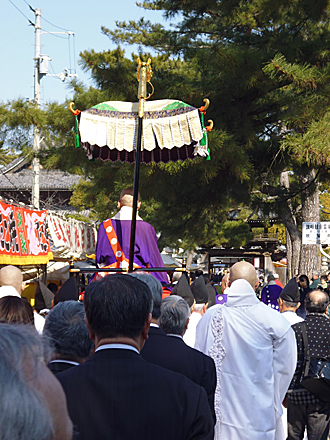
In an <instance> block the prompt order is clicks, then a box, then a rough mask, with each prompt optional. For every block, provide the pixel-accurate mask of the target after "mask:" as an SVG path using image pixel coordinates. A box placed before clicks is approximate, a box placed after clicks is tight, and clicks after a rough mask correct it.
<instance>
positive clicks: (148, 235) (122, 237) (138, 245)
mask: <svg viewBox="0 0 330 440" xmlns="http://www.w3.org/2000/svg"><path fill="white" fill-rule="evenodd" d="M111 222H112V226H113V229H114V231H115V232H116V234H117V237H118V240H119V243H120V245H121V248H122V250H123V252H124V255H125V257H126V258H127V259H128V258H129V245H130V237H131V220H114V219H112V220H111ZM115 262H116V257H115V256H114V253H113V251H112V248H111V245H110V243H109V239H108V236H107V234H106V232H105V229H104V223H101V225H100V227H99V232H98V236H97V244H96V264H100V263H102V264H103V265H106V266H108V265H110V264H113V263H115ZM134 263H136V264H137V265H139V266H140V267H147V265H149V267H164V263H163V260H162V257H161V255H160V252H159V250H158V246H157V237H156V232H155V230H154V228H153V227H152V226H151V225H150V224H149V223H147V222H144V221H142V220H137V222H136V235H135V247H134ZM150 274H151V275H153V276H154V277H155V278H157V280H159V281H160V282H163V283H168V279H167V275H166V272H150Z"/></svg>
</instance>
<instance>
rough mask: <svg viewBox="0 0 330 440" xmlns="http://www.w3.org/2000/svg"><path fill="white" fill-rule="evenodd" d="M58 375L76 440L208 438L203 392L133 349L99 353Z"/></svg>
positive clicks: (210, 423) (209, 423)
mask: <svg viewBox="0 0 330 440" xmlns="http://www.w3.org/2000/svg"><path fill="white" fill-rule="evenodd" d="M57 377H58V379H59V380H60V382H61V384H62V386H63V388H64V391H65V393H66V396H67V402H68V410H69V414H70V417H71V419H72V421H73V423H74V425H75V426H76V430H78V431H79V436H78V439H79V440H91V439H97V440H126V439H141V440H142V439H143V440H149V439H150V440H155V438H157V440H158V439H160V440H162V439H164V440H168V439H171V440H186V439H187V440H188V439H189V440H190V439H196V438H198V439H207V440H212V439H213V420H212V416H211V412H210V408H209V406H208V402H207V396H206V393H205V391H204V389H203V388H201V387H199V386H197V385H195V384H193V383H192V382H191V381H189V380H188V379H187V378H185V377H183V376H182V375H179V374H176V373H174V372H171V371H167V370H165V369H163V368H161V367H158V366H156V365H152V364H151V363H148V362H145V361H144V360H143V359H142V358H141V356H139V355H138V354H136V353H134V352H132V351H128V350H119V349H109V350H102V351H100V352H97V353H95V354H94V355H93V356H92V357H91V358H90V359H89V360H88V361H87V362H85V363H84V364H82V365H80V366H77V367H76V368H75V369H74V371H73V370H72V369H71V370H67V371H66V372H64V373H61V374H59V375H58V376H57ZM169 421H170V422H169Z"/></svg>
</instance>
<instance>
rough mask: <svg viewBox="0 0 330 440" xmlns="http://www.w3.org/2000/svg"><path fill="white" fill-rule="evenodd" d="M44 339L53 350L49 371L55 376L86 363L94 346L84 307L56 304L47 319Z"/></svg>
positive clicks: (63, 303)
mask: <svg viewBox="0 0 330 440" xmlns="http://www.w3.org/2000/svg"><path fill="white" fill-rule="evenodd" d="M44 335H45V336H46V337H47V338H48V339H49V340H50V342H51V344H52V346H53V347H54V354H53V356H52V360H51V361H50V362H49V364H48V368H49V369H50V370H51V371H52V372H53V373H54V374H55V375H57V374H58V373H62V371H65V370H67V369H69V368H72V367H74V366H77V365H79V364H82V363H83V362H85V361H86V360H87V359H88V358H89V356H90V355H91V352H92V349H93V346H94V344H93V342H92V341H91V340H90V338H89V332H88V329H87V325H86V322H85V311H84V306H83V305H82V304H81V303H79V302H78V301H63V302H59V303H58V304H57V305H56V306H55V307H54V308H53V309H52V310H51V311H50V312H49V313H48V315H47V319H46V323H45V327H44Z"/></svg>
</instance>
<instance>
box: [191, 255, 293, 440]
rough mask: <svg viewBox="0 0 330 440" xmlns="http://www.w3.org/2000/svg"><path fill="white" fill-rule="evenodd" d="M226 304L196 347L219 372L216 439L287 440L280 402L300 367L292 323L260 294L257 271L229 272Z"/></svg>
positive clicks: (238, 268) (203, 324)
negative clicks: (211, 359)
mask: <svg viewBox="0 0 330 440" xmlns="http://www.w3.org/2000/svg"><path fill="white" fill-rule="evenodd" d="M229 284H230V288H229V290H228V292H227V293H228V297H227V303H226V304H224V305H216V306H214V307H211V308H210V309H209V310H208V311H207V312H206V313H205V315H204V316H203V318H202V319H201V320H200V322H199V324H198V326H197V334H196V343H195V348H197V349H198V350H200V351H202V352H203V353H205V354H207V355H209V356H211V357H212V358H213V359H214V361H215V365H216V369H217V389H216V394H215V412H216V416H217V424H216V429H215V439H216V440H220V439H222V440H229V439H230V440H284V439H285V434H284V430H283V426H282V423H281V415H282V407H281V403H282V400H283V399H284V397H285V394H286V391H287V389H288V387H289V385H290V382H291V379H292V376H293V374H294V371H295V367H296V362H297V348H296V341H295V335H294V332H293V330H292V328H291V326H290V323H289V322H288V321H287V320H286V319H285V318H284V317H283V316H281V315H280V314H279V313H278V312H276V311H275V310H273V309H271V308H270V307H267V306H266V305H265V304H263V303H262V302H260V301H259V300H258V298H257V297H256V295H255V288H256V287H257V284H258V281H257V277H256V272H255V269H254V267H253V266H252V265H251V264H250V263H247V262H244V261H241V262H239V263H236V264H234V266H232V268H231V270H230V281H229Z"/></svg>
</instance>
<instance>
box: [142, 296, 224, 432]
mask: <svg viewBox="0 0 330 440" xmlns="http://www.w3.org/2000/svg"><path fill="white" fill-rule="evenodd" d="M189 316H190V309H189V306H188V304H187V303H186V301H185V300H184V299H182V298H181V297H180V296H177V295H171V296H168V297H167V298H164V299H163V301H162V305H161V315H160V318H159V320H158V322H159V327H160V328H157V327H154V326H153V327H150V330H149V338H148V341H146V344H145V346H144V348H143V350H142V352H141V356H142V357H143V358H144V359H145V360H146V361H148V362H152V363H153V364H156V365H159V366H161V367H163V368H166V369H168V370H171V371H176V372H177V373H181V374H184V375H185V376H186V377H188V378H189V379H190V380H192V381H193V382H195V383H196V384H198V385H200V386H202V387H203V388H204V389H205V391H206V394H207V397H208V401H209V405H210V409H211V412H212V416H213V420H214V423H215V412H214V393H215V388H216V369H215V365H214V361H213V359H212V358H210V357H209V356H206V355H205V354H204V353H202V352H200V351H198V350H195V349H194V348H191V347H188V345H186V344H185V343H184V341H183V339H182V336H183V334H184V332H185V330H186V328H187V325H188V322H189Z"/></svg>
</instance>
